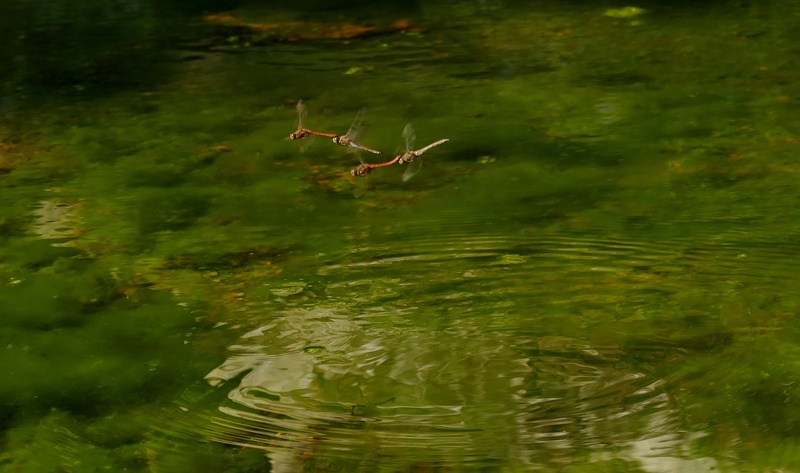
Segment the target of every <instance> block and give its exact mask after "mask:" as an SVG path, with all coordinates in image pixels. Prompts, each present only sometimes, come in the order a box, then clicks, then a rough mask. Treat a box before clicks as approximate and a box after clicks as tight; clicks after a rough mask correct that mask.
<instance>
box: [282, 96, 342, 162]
mask: <svg viewBox="0 0 800 473" xmlns="http://www.w3.org/2000/svg"><path fill="white" fill-rule="evenodd" d="M296 108H297V130H296V131H295V132H293V133H291V134H289V138H290V139H292V140H302V139H305V138H308V137H309V136H311V137H313V136H314V135H316V136H324V137H326V138H334V137H335V136H336V133H324V132H321V131H314V130H309V129H308V128H305V127H304V126H303V124H304V122H305V121H306V116H308V110H306V104H304V103H303V99H300V100H298V101H297V107H296ZM306 147H308V141H307V142H305V143H303V144H302V145H301V146H300V151H301V152H303V151H305V150H306Z"/></svg>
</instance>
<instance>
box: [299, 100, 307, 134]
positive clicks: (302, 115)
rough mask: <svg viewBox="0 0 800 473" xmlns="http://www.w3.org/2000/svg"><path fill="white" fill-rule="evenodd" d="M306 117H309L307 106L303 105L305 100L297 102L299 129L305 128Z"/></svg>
mask: <svg viewBox="0 0 800 473" xmlns="http://www.w3.org/2000/svg"><path fill="white" fill-rule="evenodd" d="M306 115H308V111H307V110H306V104H305V103H303V99H300V100H298V101H297V129H298V130H299V129H301V128H303V124H304V123H305V122H306Z"/></svg>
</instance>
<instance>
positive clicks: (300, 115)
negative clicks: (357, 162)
mask: <svg viewBox="0 0 800 473" xmlns="http://www.w3.org/2000/svg"><path fill="white" fill-rule="evenodd" d="M296 108H297V130H295V131H294V132H292V133H290V134H289V138H290V139H292V140H302V139H305V138H308V137H309V136H311V137H313V136H324V137H326V138H330V139H332V140H333V142H334V143H336V144H337V145H340V146H350V147H353V148H358V149H363V150H364V151H369V152H370V153H375V154H381V152H380V151H378V150H375V149H372V148H368V147H366V146H364V145H362V144H359V143H358V142H357V141H356V136H357V135H358V133H359V131H360V130H361V116H362V115H363V114H364V112H365V111H366V109H364V108H362V109H361V110H359V112H358V115H356V119H355V121H353V124H352V125H350V129H349V130H348V131H347V133H346V134H345V135H343V136H340V135H338V134H336V133H325V132H322V131H315V130H309V129H308V128H306V127H304V126H303V124H304V122H305V120H306V116H308V111H307V110H306V105H305V104H304V103H303V100H302V99H300V100H298V101H297V107H296ZM307 146H308V143H307V142H306V143H303V145H302V146H300V151H305V149H306V147H307Z"/></svg>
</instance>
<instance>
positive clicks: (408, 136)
mask: <svg viewBox="0 0 800 473" xmlns="http://www.w3.org/2000/svg"><path fill="white" fill-rule="evenodd" d="M403 140H405V142H406V151H413V150H414V142H415V141H416V140H417V135H416V134H415V133H414V127H413V126H411V123H406V127H405V128H403ZM409 179H410V178H409ZM406 180H408V179H406Z"/></svg>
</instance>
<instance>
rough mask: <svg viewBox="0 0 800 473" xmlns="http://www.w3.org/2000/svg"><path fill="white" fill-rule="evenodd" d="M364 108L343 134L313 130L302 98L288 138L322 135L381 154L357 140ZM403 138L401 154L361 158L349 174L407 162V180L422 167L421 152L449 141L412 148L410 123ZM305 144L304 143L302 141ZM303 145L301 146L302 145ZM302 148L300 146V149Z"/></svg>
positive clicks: (343, 143) (298, 138)
mask: <svg viewBox="0 0 800 473" xmlns="http://www.w3.org/2000/svg"><path fill="white" fill-rule="evenodd" d="M365 110H366V109H364V108H362V109H361V110H359V111H358V114H357V115H356V119H355V120H354V121H353V124H352V125H351V126H350V129H349V130H347V133H345V134H344V135H338V134H336V133H323V132H321V131H314V130H309V129H308V128H305V127H304V126H303V125H304V123H305V119H306V115H307V113H308V112H307V110H306V107H305V104H304V103H303V101H302V100H300V101H298V102H297V131H295V132H294V133H291V134H290V135H289V138H291V139H293V140H302V139H305V138H308V137H309V136H314V135H316V136H324V137H326V138H330V139H331V140H332V141H333V142H334V143H336V144H337V145H339V146H346V147H351V148H356V149H360V150H363V151H368V152H370V153H373V154H382V153H381V152H380V151H378V150H376V149H372V148H369V147H367V146H364V145H362V144H360V143H358V141H356V140H357V139H358V136H359V133H360V131H361V119H362V117H363V116H364V112H365ZM403 139H404V141H405V146H406V150H405V152H404V153H403V154H399V155H397V156H395V157H394V158H392V159H390V160H389V161H386V162H383V163H365V162H364V161H363V160H362V161H361V164H360V165H359V166H357V167H355V168H353V169H352V170H351V171H350V174H352V175H353V176H366V175H367V174H369V173H371V172H372V171H374V170H375V169H378V168H382V167H386V166H391V165H392V164H408V165H409V166H408V168H407V169H406V172H405V173H403V180H404V181H407V180H409V179H411V178H412V177H414V176H415V175H416V174H417V173H418V172H419V170H420V169H421V168H422V160H421V159H419V158H420V156H422V154H423V153H425V152H426V151H428V150H429V149H431V148H435V147H437V146H439V145H442V144H444V143H447V142H448V141H450V140H449V139H447V138H445V139H442V140H439V141H436V142H434V143H431V144H429V145H428V146H425V147H424V148H420V149H418V150H412V149H411V148H413V147H414V141H415V139H416V136H415V135H414V128H413V127H412V126H411V124H408V125H406V127H405V128H404V129H403ZM304 146H305V143H304ZM304 146H303V147H304ZM302 149H303V148H302V147H301V150H302Z"/></svg>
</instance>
